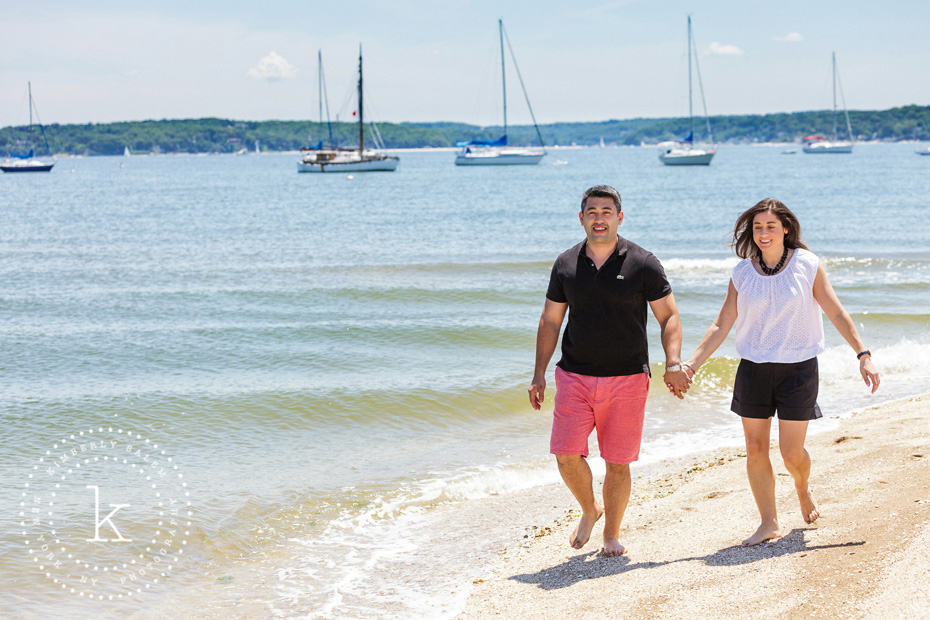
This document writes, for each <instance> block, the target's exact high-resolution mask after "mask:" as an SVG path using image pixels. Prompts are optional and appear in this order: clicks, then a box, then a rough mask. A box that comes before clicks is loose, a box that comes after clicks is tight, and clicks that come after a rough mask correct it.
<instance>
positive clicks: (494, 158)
mask: <svg viewBox="0 0 930 620" xmlns="http://www.w3.org/2000/svg"><path fill="white" fill-rule="evenodd" d="M497 30H498V35H499V38H500V47H501V92H502V94H503V101H504V135H502V136H501V137H500V138H498V139H496V140H467V141H462V142H456V143H455V146H457V147H459V148H461V150H460V151H459V152H458V153H457V154H456V156H455V165H456V166H514V165H530V166H531V165H535V164H538V163H539V160H541V159H542V158H543V157H544V156H545V155H546V149H545V145H544V143H543V139H542V134H541V133H540V132H539V125H538V124H537V123H536V116H535V115H534V114H533V107H532V106H531V105H530V98H529V95H527V94H526V87H525V86H524V85H523V76H522V75H520V67H518V66H517V59H516V57H515V56H514V55H513V48H512V47H510V39H509V38H508V39H507V47H508V48H510V57H511V58H512V59H513V66H514V67H515V68H516V70H517V77H518V78H519V79H520V87H521V88H522V89H523V97H524V98H525V99H526V105H527V107H528V108H529V109H530V117H531V118H532V119H533V127H535V128H536V136H537V137H538V138H539V144H540V145H541V146H542V147H543V148H539V149H537V148H519V147H508V146H507V72H506V69H505V62H504V21H503V20H501V19H498V20H497Z"/></svg>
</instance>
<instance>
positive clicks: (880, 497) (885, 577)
mask: <svg viewBox="0 0 930 620" xmlns="http://www.w3.org/2000/svg"><path fill="white" fill-rule="evenodd" d="M734 423H737V422H736V420H734ZM775 440H777V433H776V432H775V431H774V430H773V446H772V448H773V450H772V456H773V465H774V467H775V471H776V474H777V475H776V478H777V488H776V493H777V497H778V511H779V524H780V527H781V530H782V534H783V537H782V538H781V539H778V540H776V541H773V542H769V543H765V544H762V545H759V546H756V547H741V546H740V541H741V540H742V539H743V538H745V537H746V536H748V535H749V534H750V533H752V531H753V530H754V529H755V527H756V525H757V524H758V513H757V512H756V508H755V504H754V502H753V500H752V496H751V493H750V490H749V485H748V483H747V481H746V475H745V465H746V459H745V454H744V453H743V451H742V450H739V449H725V450H717V451H714V452H712V453H708V454H704V455H702V456H700V457H698V458H690V459H683V460H680V461H678V462H675V463H670V464H667V465H666V466H665V467H664V469H663V471H662V473H661V474H658V475H654V476H652V477H649V478H641V477H637V475H636V471H635V469H634V480H633V497H632V499H631V502H630V506H629V509H628V510H627V513H626V516H625V519H624V523H623V527H622V529H621V532H620V537H621V542H622V543H623V544H624V545H626V547H627V549H628V554H627V555H625V556H623V557H619V558H605V557H601V556H599V555H598V550H599V548H600V543H601V537H600V525H601V524H600V523H599V524H598V527H597V528H596V529H595V532H594V535H593V536H592V538H591V540H590V541H589V543H588V544H587V546H586V547H585V548H584V549H582V550H574V549H572V548H571V547H569V546H568V538H569V534H570V533H571V531H572V529H573V528H574V527H575V523H576V522H577V519H578V511H577V509H575V510H573V511H571V512H569V509H571V508H576V506H574V505H573V504H572V503H571V502H569V501H566V499H567V498H566V493H567V492H564V493H563V492H561V491H557V490H555V489H553V490H552V495H553V500H552V501H553V503H554V504H555V503H556V502H559V503H560V504H561V506H564V509H565V513H564V516H563V517H562V518H559V519H557V520H555V521H554V522H552V523H544V524H526V525H527V534H526V537H525V538H523V539H522V540H518V541H515V542H514V543H513V544H512V545H511V546H509V547H508V548H506V549H502V550H501V551H500V558H499V561H498V562H497V564H496V565H495V567H494V568H493V569H489V572H488V574H487V575H484V576H480V577H478V578H476V579H475V584H474V587H473V591H472V593H471V596H470V597H469V599H468V601H467V603H466V606H465V609H464V611H463V613H461V614H460V616H459V617H460V618H486V617H489V616H501V617H506V618H553V617H574V618H601V617H616V616H619V615H620V614H622V615H624V616H632V617H681V616H691V617H750V616H752V617H756V618H801V617H841V618H847V617H850V618H860V617H883V618H890V617H895V618H927V617H930V558H928V554H927V549H928V546H930V396H923V397H916V398H910V399H906V400H901V401H896V402H893V403H890V404H889V403H886V404H882V405H879V406H876V407H872V408H869V409H865V410H863V411H860V412H859V413H857V414H856V415H854V416H852V417H850V418H847V419H844V420H841V421H840V424H839V427H838V428H836V429H833V430H830V431H826V432H822V433H818V434H814V435H809V437H808V440H807V448H808V451H809V452H810V453H811V457H812V459H813V474H812V478H811V489H812V492H813V494H814V497H815V499H816V501H817V502H818V506H819V508H820V512H821V515H822V516H821V517H820V519H819V520H818V521H817V522H816V523H814V524H812V525H808V524H806V523H804V521H803V519H802V517H801V513H800V510H799V507H798V501H797V496H796V494H795V491H794V486H793V484H792V481H791V477H790V476H789V475H788V473H787V471H786V470H785V468H784V465H783V464H782V463H781V459H780V455H779V454H778V450H777V448H776V446H775ZM644 450H648V446H644ZM553 467H554V465H553ZM634 467H635V465H634ZM598 491H599V489H598ZM514 499H515V502H516V501H518V499H519V498H514ZM505 514H506V516H507V517H508V518H511V517H512V515H519V514H520V507H519V505H514V506H512V507H510V510H509V511H508V512H507V513H505Z"/></svg>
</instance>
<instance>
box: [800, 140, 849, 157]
mask: <svg viewBox="0 0 930 620" xmlns="http://www.w3.org/2000/svg"><path fill="white" fill-rule="evenodd" d="M852 150H853V145H852V143H851V142H831V141H829V140H820V141H817V142H811V143H809V144H805V145H804V152H805V153H814V154H818V153H852Z"/></svg>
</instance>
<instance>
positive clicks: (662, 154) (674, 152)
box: [659, 15, 717, 166]
mask: <svg viewBox="0 0 930 620" xmlns="http://www.w3.org/2000/svg"><path fill="white" fill-rule="evenodd" d="M692 52H694V54H693V56H694V66H695V69H696V70H697V76H698V88H699V89H700V91H701V102H702V103H703V105H704V119H705V121H706V123H707V136H708V139H709V140H710V141H711V142H713V141H714V136H713V133H712V132H711V129H710V117H708V116H707V102H706V101H705V99H704V85H703V83H702V81H701V68H700V66H699V65H698V59H697V47H696V45H695V43H694V36H693V34H692V32H691V16H690V15H689V16H688V126H689V128H690V131H689V133H688V137H687V138H685V139H684V140H681V141H680V142H677V143H672V145H670V146H666V145H660V146H661V150H660V151H659V161H661V162H662V163H663V164H665V165H666V166H709V165H710V162H711V160H712V159H713V158H714V155H716V154H717V150H716V149H715V148H714V147H713V146H710V147H700V146H694V105H693V100H694V97H693V94H692V93H693V88H692V86H691V60H692Z"/></svg>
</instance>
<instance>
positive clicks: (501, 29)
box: [497, 19, 507, 137]
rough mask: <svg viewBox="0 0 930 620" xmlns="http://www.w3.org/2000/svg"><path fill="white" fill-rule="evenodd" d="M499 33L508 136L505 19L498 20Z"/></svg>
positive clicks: (505, 129)
mask: <svg viewBox="0 0 930 620" xmlns="http://www.w3.org/2000/svg"><path fill="white" fill-rule="evenodd" d="M497 33H498V36H499V37H500V43H501V95H502V97H503V99H504V136H505V137H506V136H507V72H506V70H505V68H504V20H503V19H498V20H497Z"/></svg>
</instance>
